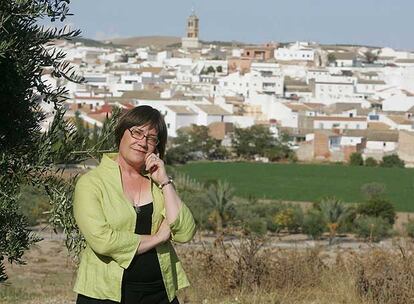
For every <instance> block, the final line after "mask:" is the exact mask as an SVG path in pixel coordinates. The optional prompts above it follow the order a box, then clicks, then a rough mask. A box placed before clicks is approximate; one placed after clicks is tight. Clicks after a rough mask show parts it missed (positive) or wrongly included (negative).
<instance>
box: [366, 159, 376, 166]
mask: <svg viewBox="0 0 414 304" xmlns="http://www.w3.org/2000/svg"><path fill="white" fill-rule="evenodd" d="M365 166H367V167H376V166H378V162H377V160H376V159H375V158H373V157H368V158H367V159H366V160H365Z"/></svg>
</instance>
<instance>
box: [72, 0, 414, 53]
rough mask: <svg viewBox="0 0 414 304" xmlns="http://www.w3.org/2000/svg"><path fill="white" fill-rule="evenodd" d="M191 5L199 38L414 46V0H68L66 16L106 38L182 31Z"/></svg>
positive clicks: (84, 29) (179, 33)
mask: <svg viewBox="0 0 414 304" xmlns="http://www.w3.org/2000/svg"><path fill="white" fill-rule="evenodd" d="M193 8H194V10H195V12H196V14H197V16H198V17H199V18H200V39H201V40H205V41H212V40H220V41H241V42H247V43H266V42H270V41H275V42H289V41H315V42H319V43H325V44H327V43H343V44H364V45H371V46H389V47H392V48H396V49H405V50H413V51H414V0H284V1H282V0H249V1H247V0H147V1H143V0H117V1H116V0H71V3H70V11H71V12H72V13H73V14H74V15H73V16H71V17H70V18H68V19H67V22H68V23H70V24H71V25H73V26H74V27H76V28H79V29H80V30H81V31H82V36H83V37H86V38H92V39H100V40H103V39H108V38H116V37H134V36H153V35H163V36H177V37H182V36H183V35H184V34H185V26H186V18H187V17H188V16H189V15H190V14H191V11H192V9H193Z"/></svg>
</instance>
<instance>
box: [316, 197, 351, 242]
mask: <svg viewBox="0 0 414 304" xmlns="http://www.w3.org/2000/svg"><path fill="white" fill-rule="evenodd" d="M319 208H320V210H321V212H322V215H323V217H324V219H325V221H326V223H327V225H328V228H329V245H331V244H332V241H333V239H334V237H335V235H336V232H337V230H338V227H339V225H340V224H341V223H342V222H343V221H344V219H345V218H346V217H347V215H348V214H349V210H348V208H347V206H345V204H344V203H343V202H342V201H341V200H339V199H337V198H336V197H327V198H324V199H323V200H322V201H321V202H320V204H319Z"/></svg>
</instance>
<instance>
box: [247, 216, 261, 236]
mask: <svg viewBox="0 0 414 304" xmlns="http://www.w3.org/2000/svg"><path fill="white" fill-rule="evenodd" d="M243 228H244V229H245V230H246V231H247V232H249V233H252V234H254V235H259V236H262V235H265V234H266V232H267V223H266V220H265V219H264V218H260V217H258V216H253V217H249V218H247V219H246V220H245V221H244V227H243Z"/></svg>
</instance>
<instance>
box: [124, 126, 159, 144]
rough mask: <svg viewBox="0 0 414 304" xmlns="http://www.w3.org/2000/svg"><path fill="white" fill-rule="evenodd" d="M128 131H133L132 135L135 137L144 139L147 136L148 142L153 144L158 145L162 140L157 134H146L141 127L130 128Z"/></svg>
mask: <svg viewBox="0 0 414 304" xmlns="http://www.w3.org/2000/svg"><path fill="white" fill-rule="evenodd" d="M128 131H129V132H131V136H132V137H133V138H135V139H143V138H144V137H146V139H147V143H148V144H150V145H151V146H156V145H158V143H159V142H160V141H159V139H158V137H157V136H151V135H145V134H144V131H142V130H141V129H138V128H129V129H128Z"/></svg>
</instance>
